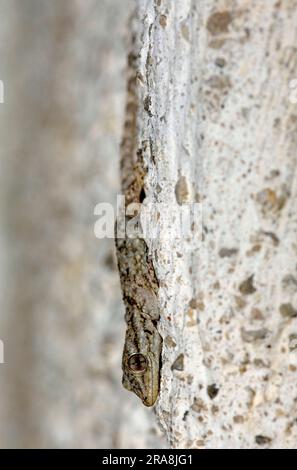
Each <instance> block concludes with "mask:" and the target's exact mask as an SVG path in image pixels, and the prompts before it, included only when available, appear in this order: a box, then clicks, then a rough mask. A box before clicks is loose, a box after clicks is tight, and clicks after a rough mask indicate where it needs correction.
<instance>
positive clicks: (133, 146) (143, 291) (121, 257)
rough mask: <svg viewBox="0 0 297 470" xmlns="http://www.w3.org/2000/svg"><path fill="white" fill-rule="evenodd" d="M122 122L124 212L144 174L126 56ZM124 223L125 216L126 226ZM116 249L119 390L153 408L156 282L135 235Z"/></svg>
mask: <svg viewBox="0 0 297 470" xmlns="http://www.w3.org/2000/svg"><path fill="white" fill-rule="evenodd" d="M128 71H129V76H128V85H127V104H126V119H125V124H124V135H123V139H122V143H121V180H122V193H123V194H124V196H125V208H127V207H128V206H129V204H131V203H142V202H143V199H144V198H145V190H144V181H145V175H146V169H145V165H144V159H143V149H142V148H138V145H137V113H138V109H139V103H138V96H137V76H138V75H137V55H136V54H135V53H133V52H131V53H130V54H129V56H128ZM128 220H129V217H127V216H126V219H125V221H124V222H125V224H126V223H127V221H128ZM118 223H119V221H117V222H116V227H115V231H116V233H115V245H116V255H117V261H118V269H119V274H120V281H121V288H122V293H123V301H124V304H125V309H126V313H125V320H126V324H127V329H126V335H125V344H124V350H123V356H122V369H123V378H122V383H123V386H124V387H125V388H126V389H127V390H129V391H131V392H134V393H135V394H136V395H137V396H138V397H139V398H140V399H141V400H142V402H143V404H144V405H145V406H153V405H154V403H155V401H156V399H157V397H158V393H159V383H160V369H161V352H162V338H161V335H160V334H159V332H158V329H157V323H158V320H159V317H160V310H159V305H158V290H159V281H158V278H157V276H156V273H155V270H154V266H153V261H152V258H151V256H150V254H149V249H148V246H147V244H146V242H145V240H144V238H142V237H141V235H140V234H139V235H138V236H136V237H135V236H134V237H133V238H129V237H128V236H127V235H126V236H125V237H124V238H120V237H117V224H118Z"/></svg>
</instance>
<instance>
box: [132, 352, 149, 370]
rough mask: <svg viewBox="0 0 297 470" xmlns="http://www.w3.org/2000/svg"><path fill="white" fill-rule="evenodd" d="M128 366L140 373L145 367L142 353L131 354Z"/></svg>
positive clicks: (145, 361)
mask: <svg viewBox="0 0 297 470" xmlns="http://www.w3.org/2000/svg"><path fill="white" fill-rule="evenodd" d="M128 367H129V369H130V370H131V371H132V372H138V373H140V374H141V373H143V372H145V371H146V369H147V360H146V358H145V356H144V355H143V354H132V355H131V356H130V357H129V359H128Z"/></svg>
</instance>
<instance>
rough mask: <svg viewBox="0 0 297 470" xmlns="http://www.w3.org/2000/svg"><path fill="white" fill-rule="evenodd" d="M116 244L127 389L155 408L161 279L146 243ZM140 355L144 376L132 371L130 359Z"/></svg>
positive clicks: (159, 350) (158, 372)
mask: <svg viewBox="0 0 297 470" xmlns="http://www.w3.org/2000/svg"><path fill="white" fill-rule="evenodd" d="M116 244H117V257H118V264H119V271H120V278H121V285H122V291H123V299H124V303H125V307H126V315H125V319H126V322H127V331H126V338H125V345H124V351H123V359H122V367H123V385H124V387H125V388H126V389H127V390H129V391H131V392H134V393H135V394H136V395H137V396H138V397H139V398H140V399H141V400H142V402H143V404H144V405H146V406H152V405H153V404H154V403H155V401H156V399H157V396H158V392H159V380H160V360H161V357H160V356H161V350H162V339H161V336H160V334H159V333H158V330H157V328H156V324H157V320H158V319H159V309H158V302H157V293H158V283H157V278H156V275H155V272H154V269H153V265H152V261H151V259H150V258H149V256H148V248H147V245H146V243H145V241H144V240H143V239H141V238H134V239H129V238H125V239H120V238H119V239H117V242H116ZM136 353H138V354H142V355H143V356H145V358H146V360H147V367H146V370H145V371H144V372H134V371H133V370H131V368H130V367H129V358H130V357H131V355H133V354H136Z"/></svg>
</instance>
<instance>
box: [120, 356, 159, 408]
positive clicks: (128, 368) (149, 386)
mask: <svg viewBox="0 0 297 470" xmlns="http://www.w3.org/2000/svg"><path fill="white" fill-rule="evenodd" d="M155 361H156V359H155V358H154V356H153V355H152V354H151V353H148V354H142V353H133V354H130V355H129V356H125V355H124V357H123V386H124V387H125V388H126V389H127V390H129V391H130V392H134V393H135V394H136V395H137V396H138V397H139V398H140V399H141V400H142V403H143V404H144V405H145V406H153V405H154V403H155V401H156V399H157V396H158V392H159V364H158V363H157V364H156V362H155ZM158 361H159V359H158Z"/></svg>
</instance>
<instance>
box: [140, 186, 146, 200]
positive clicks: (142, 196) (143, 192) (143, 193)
mask: <svg viewBox="0 0 297 470" xmlns="http://www.w3.org/2000/svg"><path fill="white" fill-rule="evenodd" d="M145 197H146V194H145V190H144V187H142V188H141V191H140V193H139V202H140V203H142V202H143V201H144V199H145Z"/></svg>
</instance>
